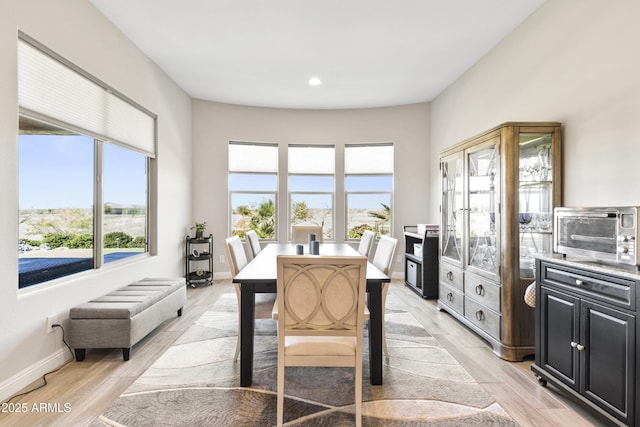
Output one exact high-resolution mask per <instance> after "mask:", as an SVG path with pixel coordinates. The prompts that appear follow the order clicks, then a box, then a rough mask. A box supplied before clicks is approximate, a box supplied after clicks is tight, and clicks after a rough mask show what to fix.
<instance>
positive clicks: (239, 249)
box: [224, 236, 274, 362]
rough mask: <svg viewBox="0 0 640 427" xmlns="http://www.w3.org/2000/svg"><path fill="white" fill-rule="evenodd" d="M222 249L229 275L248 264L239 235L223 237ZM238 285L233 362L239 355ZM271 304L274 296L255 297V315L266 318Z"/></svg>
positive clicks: (238, 290)
mask: <svg viewBox="0 0 640 427" xmlns="http://www.w3.org/2000/svg"><path fill="white" fill-rule="evenodd" d="M224 249H225V252H226V254H227V262H228V263H229V269H230V272H231V276H232V277H234V276H235V275H237V274H238V273H239V272H240V270H242V269H243V268H244V267H245V266H246V265H247V264H248V261H247V255H246V253H245V251H244V245H243V244H242V240H240V237H238V236H233V237H229V238H227V239H225V245H224ZM240 286H241V284H240V283H234V284H233V287H234V288H235V291H236V297H237V298H238V338H237V340H236V351H235V353H234V355H233V361H234V362H235V361H237V360H238V356H239V355H240V298H241V294H240ZM273 304H274V298H273V297H270V296H269V295H268V294H266V295H265V296H264V297H263V298H261V300H260V301H259V300H258V299H256V308H255V315H256V317H258V318H266V319H268V318H270V317H271V308H272V307H273Z"/></svg>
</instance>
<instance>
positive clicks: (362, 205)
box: [344, 144, 393, 239]
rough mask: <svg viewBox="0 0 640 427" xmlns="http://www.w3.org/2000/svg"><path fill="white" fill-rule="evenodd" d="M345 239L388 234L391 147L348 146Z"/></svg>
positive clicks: (391, 177)
mask: <svg viewBox="0 0 640 427" xmlns="http://www.w3.org/2000/svg"><path fill="white" fill-rule="evenodd" d="M344 163H345V167H344V170H345V198H346V211H347V212H346V215H347V218H346V221H345V223H346V228H347V235H346V238H347V239H359V238H360V237H362V234H363V232H364V230H372V231H374V232H375V233H376V234H377V235H378V236H379V235H383V234H389V233H390V232H391V224H392V222H391V212H392V206H393V200H392V196H393V144H348V145H346V146H345V152H344Z"/></svg>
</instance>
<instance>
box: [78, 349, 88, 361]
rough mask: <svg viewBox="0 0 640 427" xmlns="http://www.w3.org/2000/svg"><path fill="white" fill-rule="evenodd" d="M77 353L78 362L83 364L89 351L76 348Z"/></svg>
mask: <svg viewBox="0 0 640 427" xmlns="http://www.w3.org/2000/svg"><path fill="white" fill-rule="evenodd" d="M75 352H76V361H77V362H82V361H83V360H84V358H85V356H86V354H87V350H86V349H84V348H76V349H75Z"/></svg>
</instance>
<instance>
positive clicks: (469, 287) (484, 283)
mask: <svg viewBox="0 0 640 427" xmlns="http://www.w3.org/2000/svg"><path fill="white" fill-rule="evenodd" d="M464 294H465V296H467V297H469V298H472V299H474V300H476V301H478V302H479V303H480V304H482V305H484V306H487V307H489V308H490V309H492V310H493V311H497V312H498V313H499V312H500V311H501V310H500V286H499V285H497V284H496V283H495V282H491V281H490V280H487V279H486V278H484V277H481V276H477V275H475V274H471V273H466V274H465V278H464Z"/></svg>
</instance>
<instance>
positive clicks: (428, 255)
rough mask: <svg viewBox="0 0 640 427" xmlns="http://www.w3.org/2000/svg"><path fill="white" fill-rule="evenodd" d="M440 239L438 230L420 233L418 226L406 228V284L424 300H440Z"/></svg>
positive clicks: (427, 230) (406, 226) (407, 226)
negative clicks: (418, 249)
mask: <svg viewBox="0 0 640 427" xmlns="http://www.w3.org/2000/svg"><path fill="white" fill-rule="evenodd" d="M438 237H439V234H438V230H434V229H426V230H425V231H424V233H418V227H417V226H412V225H405V226H404V243H405V253H404V283H405V285H406V286H407V287H408V288H410V289H412V290H413V291H414V292H416V293H417V294H418V295H420V296H421V297H422V298H438V241H439V239H438ZM416 245H421V246H422V254H420V253H419V251H418V252H417V251H416V249H417V248H416Z"/></svg>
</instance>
